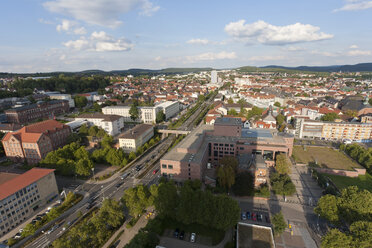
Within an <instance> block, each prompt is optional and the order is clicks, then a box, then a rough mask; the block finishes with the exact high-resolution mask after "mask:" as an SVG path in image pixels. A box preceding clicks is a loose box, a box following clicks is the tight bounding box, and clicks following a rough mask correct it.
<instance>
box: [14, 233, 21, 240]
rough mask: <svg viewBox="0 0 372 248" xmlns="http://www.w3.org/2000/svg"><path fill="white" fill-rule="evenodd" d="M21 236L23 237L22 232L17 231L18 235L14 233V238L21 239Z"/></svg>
mask: <svg viewBox="0 0 372 248" xmlns="http://www.w3.org/2000/svg"><path fill="white" fill-rule="evenodd" d="M21 237H22V234H21V233H16V235H14V239H20V238H21Z"/></svg>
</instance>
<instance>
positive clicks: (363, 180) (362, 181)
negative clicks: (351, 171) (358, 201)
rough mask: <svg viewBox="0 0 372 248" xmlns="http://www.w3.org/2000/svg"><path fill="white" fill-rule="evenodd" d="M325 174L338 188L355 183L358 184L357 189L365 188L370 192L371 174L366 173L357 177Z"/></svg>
mask: <svg viewBox="0 0 372 248" xmlns="http://www.w3.org/2000/svg"><path fill="white" fill-rule="evenodd" d="M326 176H327V177H329V178H330V179H331V180H332V182H333V183H334V184H336V186H337V188H339V189H340V190H341V189H343V188H346V187H348V186H353V185H355V186H358V188H359V189H366V190H369V191H371V192H372V176H371V175H370V174H368V173H366V174H365V175H363V176H359V177H345V176H338V175H329V174H326Z"/></svg>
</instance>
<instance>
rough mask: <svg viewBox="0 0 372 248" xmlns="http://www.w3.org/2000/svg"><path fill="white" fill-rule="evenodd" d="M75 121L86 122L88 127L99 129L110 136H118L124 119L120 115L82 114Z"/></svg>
mask: <svg viewBox="0 0 372 248" xmlns="http://www.w3.org/2000/svg"><path fill="white" fill-rule="evenodd" d="M75 121H87V124H88V126H92V125H95V126H97V127H100V128H102V129H103V130H105V131H106V133H108V134H110V135H118V134H120V133H121V131H122V130H123V128H124V118H123V117H122V116H120V115H104V114H101V113H94V114H82V115H79V116H78V117H76V118H75Z"/></svg>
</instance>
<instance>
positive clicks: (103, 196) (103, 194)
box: [101, 185, 105, 201]
mask: <svg viewBox="0 0 372 248" xmlns="http://www.w3.org/2000/svg"><path fill="white" fill-rule="evenodd" d="M101 189H102V201H103V200H104V199H105V191H104V190H103V185H101Z"/></svg>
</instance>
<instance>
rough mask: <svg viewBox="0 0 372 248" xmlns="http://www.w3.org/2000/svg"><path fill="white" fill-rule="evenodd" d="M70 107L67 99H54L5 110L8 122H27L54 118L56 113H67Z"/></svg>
mask: <svg viewBox="0 0 372 248" xmlns="http://www.w3.org/2000/svg"><path fill="white" fill-rule="evenodd" d="M69 109H70V105H69V102H68V101H67V100H52V101H49V102H39V103H35V104H30V105H27V106H23V107H18V108H13V109H7V110H5V111H4V112H5V115H6V118H7V120H8V122H11V123H18V124H25V123H28V122H31V121H35V120H37V119H42V118H54V117H55V116H56V115H60V114H64V113H67V112H68V111H69Z"/></svg>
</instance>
